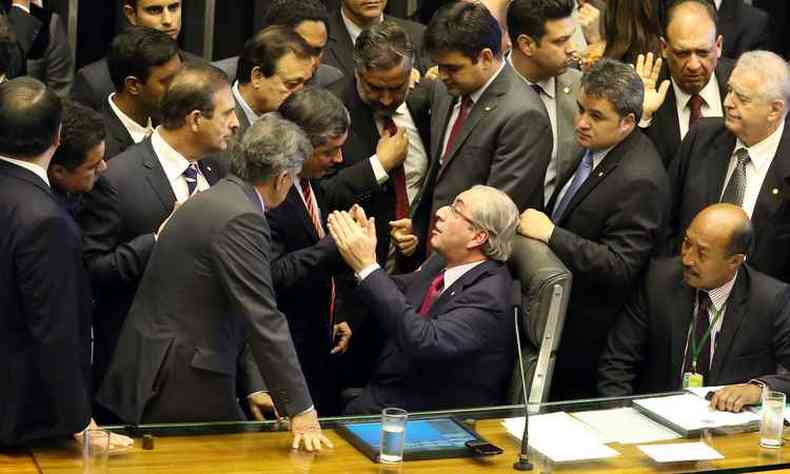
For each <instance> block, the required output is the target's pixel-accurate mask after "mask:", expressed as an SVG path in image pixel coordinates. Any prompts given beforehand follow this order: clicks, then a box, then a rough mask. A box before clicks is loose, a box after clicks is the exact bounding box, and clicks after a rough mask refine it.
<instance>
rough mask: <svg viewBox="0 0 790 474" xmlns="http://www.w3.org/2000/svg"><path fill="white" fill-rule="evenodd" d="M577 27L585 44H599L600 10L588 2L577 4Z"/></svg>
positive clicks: (600, 39)
mask: <svg viewBox="0 0 790 474" xmlns="http://www.w3.org/2000/svg"><path fill="white" fill-rule="evenodd" d="M577 19H578V22H579V26H580V27H581V29H582V33H583V34H584V39H585V40H586V41H587V44H595V43H600V42H601V41H602V40H603V39H602V38H601V10H599V9H597V8H595V7H594V6H593V5H592V4H591V3H589V2H586V1H585V2H581V1H580V2H579V16H578V17H577Z"/></svg>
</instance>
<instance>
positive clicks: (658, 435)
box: [571, 408, 681, 444]
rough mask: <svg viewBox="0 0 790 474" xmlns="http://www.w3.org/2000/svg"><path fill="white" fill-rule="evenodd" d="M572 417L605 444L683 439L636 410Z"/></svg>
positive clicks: (602, 411)
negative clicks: (587, 427) (589, 429)
mask: <svg viewBox="0 0 790 474" xmlns="http://www.w3.org/2000/svg"><path fill="white" fill-rule="evenodd" d="M571 416H573V417H574V418H576V419H579V420H581V421H583V422H584V423H585V424H586V425H587V426H589V427H591V428H592V429H593V430H594V431H595V432H596V433H598V435H599V436H600V437H601V439H602V440H603V442H604V443H615V442H616V443H620V444H638V443H650V442H653V441H666V440H669V439H678V438H681V436H680V435H679V434H678V433H675V432H674V431H672V430H671V429H669V428H666V427H664V426H663V425H661V424H659V423H656V422H655V421H653V420H651V419H650V418H648V417H646V416H645V415H643V414H641V413H639V411H638V410H636V409H634V408H614V409H612V410H595V411H580V412H576V413H572V414H571Z"/></svg>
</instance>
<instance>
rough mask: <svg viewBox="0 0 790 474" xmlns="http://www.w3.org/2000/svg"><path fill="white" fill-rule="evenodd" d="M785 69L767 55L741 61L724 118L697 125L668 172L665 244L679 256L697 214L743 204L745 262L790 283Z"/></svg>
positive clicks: (788, 77) (789, 81)
mask: <svg viewBox="0 0 790 474" xmlns="http://www.w3.org/2000/svg"><path fill="white" fill-rule="evenodd" d="M788 104H790V69H789V67H788V64H787V62H786V61H785V60H784V59H782V58H781V57H779V56H777V55H776V54H774V53H771V52H768V51H751V52H748V53H744V54H743V55H742V56H741V57H740V59H738V62H737V64H736V65H735V69H734V70H733V71H732V75H731V76H730V80H729V84H728V93H727V97H725V99H724V118H723V119H721V118H709V119H708V118H706V119H702V120H700V122H699V124H698V126H697V127H695V128H694V129H693V130H691V131H690V132H689V134H688V135H687V136H686V138H685V139H684V140H683V142H682V143H681V145H680V148H679V150H678V154H677V155H676V157H675V160H674V162H673V163H672V166H671V168H670V172H669V174H670V180H671V182H672V185H673V188H672V198H673V202H672V207H671V214H670V217H671V220H670V229H671V234H672V237H671V238H670V241H669V244H668V252H667V253H669V254H676V252H677V251H678V247H679V244H680V241H681V238H682V235H683V233H684V232H685V230H686V227H688V225H689V223H690V222H691V220H692V219H693V218H694V216H695V215H697V213H698V212H699V211H701V210H702V209H704V208H705V207H707V206H708V205H710V204H713V203H716V202H720V201H721V202H730V203H733V204H735V205H738V206H741V207H742V208H743V209H744V210H745V211H746V213H747V214H748V215H749V217H750V218H751V220H752V225H753V226H754V230H755V247H754V251H753V252H752V254H751V255H750V256H749V263H750V264H751V265H752V266H753V267H754V268H756V269H757V270H759V271H761V272H763V273H766V274H768V275H770V276H772V277H775V278H778V279H780V280H783V281H785V282H790V186H788V183H790V133H788V131H787V123H786V120H785V119H786V116H787V111H788Z"/></svg>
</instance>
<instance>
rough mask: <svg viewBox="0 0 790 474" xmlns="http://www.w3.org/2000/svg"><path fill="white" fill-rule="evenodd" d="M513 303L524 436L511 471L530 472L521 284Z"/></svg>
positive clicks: (515, 286) (515, 287) (516, 286)
mask: <svg viewBox="0 0 790 474" xmlns="http://www.w3.org/2000/svg"><path fill="white" fill-rule="evenodd" d="M511 301H512V303H513V324H514V325H515V328H516V347H517V348H518V365H519V368H520V369H521V370H520V372H521V390H523V392H524V434H523V436H522V437H521V452H520V453H519V454H518V459H517V460H516V462H514V463H513V469H515V470H517V471H531V470H532V467H533V466H532V463H531V462H529V395H528V394H527V383H526V378H527V377H526V375H525V373H524V355H523V354H522V352H521V331H520V327H521V325H520V324H519V320H520V319H521V282H520V281H518V280H516V281H514V282H513V288H512V293H511Z"/></svg>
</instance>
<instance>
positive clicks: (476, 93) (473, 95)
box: [469, 61, 505, 104]
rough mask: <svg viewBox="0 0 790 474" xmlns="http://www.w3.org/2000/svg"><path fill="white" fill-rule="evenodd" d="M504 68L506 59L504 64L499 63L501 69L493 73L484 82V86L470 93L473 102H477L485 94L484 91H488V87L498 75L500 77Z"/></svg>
mask: <svg viewBox="0 0 790 474" xmlns="http://www.w3.org/2000/svg"><path fill="white" fill-rule="evenodd" d="M502 69H505V61H502V64H500V65H499V69H498V70H497V72H496V74H494V75H492V76H491V78H490V79H488V82H486V83H485V84H483V87H481V88H480V89H477V90H476V91H474V92H472V93H471V94H469V98H470V99H472V102H473V103H475V104H476V103H477V101H478V100H479V99H480V97H481V96H482V95H483V93H484V92H485V91H486V89H488V87H489V86H490V85H491V83H492V82H494V79H496V78H497V77H499V75H500V74H502Z"/></svg>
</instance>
